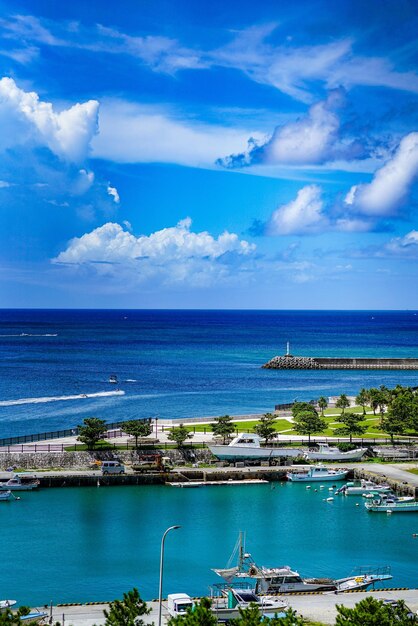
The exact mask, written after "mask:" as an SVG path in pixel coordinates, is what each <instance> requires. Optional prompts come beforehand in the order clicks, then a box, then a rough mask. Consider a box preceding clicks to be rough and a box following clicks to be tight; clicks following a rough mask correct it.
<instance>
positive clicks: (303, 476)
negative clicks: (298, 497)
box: [286, 465, 349, 483]
mask: <svg viewBox="0 0 418 626" xmlns="http://www.w3.org/2000/svg"><path fill="white" fill-rule="evenodd" d="M348 472H349V470H345V469H341V470H333V469H328V468H327V467H324V466H323V465H314V466H313V467H310V468H309V469H308V470H304V471H302V472H287V473H286V478H287V480H291V481H292V482H295V483H297V482H305V483H306V482H318V481H320V482H322V481H334V480H344V479H345V477H346V476H347V474H348Z"/></svg>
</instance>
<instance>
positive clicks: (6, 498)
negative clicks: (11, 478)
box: [0, 490, 13, 606]
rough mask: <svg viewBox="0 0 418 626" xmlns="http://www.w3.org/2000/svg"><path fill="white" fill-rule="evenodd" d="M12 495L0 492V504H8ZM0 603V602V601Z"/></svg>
mask: <svg viewBox="0 0 418 626" xmlns="http://www.w3.org/2000/svg"><path fill="white" fill-rule="evenodd" d="M12 495H13V494H12V492H11V491H10V490H8V491H1V492H0V502H8V501H9V500H11V498H12ZM0 602H1V600H0ZM0 606H1V605H0Z"/></svg>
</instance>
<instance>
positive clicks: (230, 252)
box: [53, 218, 255, 285]
mask: <svg viewBox="0 0 418 626" xmlns="http://www.w3.org/2000/svg"><path fill="white" fill-rule="evenodd" d="M191 225H192V222H191V220H190V218H186V219H184V220H181V221H180V222H178V224H177V225H176V226H174V227H170V228H164V229H162V230H159V231H156V232H154V233H151V234H150V235H141V236H139V237H136V236H135V235H133V234H132V233H130V232H128V231H127V230H124V229H123V228H122V226H121V225H120V224H117V223H113V222H108V223H106V224H104V225H103V226H100V227H99V228H96V229H94V230H93V231H91V232H89V233H86V234H84V235H83V236H82V237H76V238H74V239H72V240H71V241H70V242H69V245H68V247H67V248H66V250H64V251H62V252H61V253H60V254H59V255H58V256H57V257H56V258H55V259H53V263H55V264H70V265H77V266H83V265H86V264H87V265H93V266H95V267H96V269H97V268H98V269H97V271H98V272H101V273H103V272H106V273H112V269H110V268H109V267H106V266H112V265H114V264H116V265H117V274H120V272H121V271H125V272H126V271H128V272H129V273H130V275H131V277H132V276H135V280H136V281H138V282H142V281H145V280H147V279H151V278H152V279H154V278H160V279H161V280H162V281H163V282H166V283H176V282H186V283H190V284H194V285H200V284H202V285H207V284H211V283H212V282H213V281H216V280H223V279H226V278H227V277H228V276H229V275H230V269H231V268H232V267H233V268H234V272H235V271H236V270H237V269H239V266H240V265H241V264H242V263H243V262H244V261H245V260H246V259H248V258H250V257H251V256H252V255H253V253H254V252H255V245H254V244H250V243H248V242H247V241H244V240H240V239H239V237H238V235H236V234H235V233H229V232H227V231H225V232H224V233H222V234H221V235H219V236H218V237H214V236H213V235H211V234H210V233H208V232H206V231H203V232H199V233H195V232H192V231H191ZM103 267H104V269H103Z"/></svg>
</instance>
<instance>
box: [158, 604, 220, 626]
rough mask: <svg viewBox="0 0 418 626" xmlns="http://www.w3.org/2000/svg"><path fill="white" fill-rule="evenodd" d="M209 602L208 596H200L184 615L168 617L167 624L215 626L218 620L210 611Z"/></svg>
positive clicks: (173, 625)
mask: <svg viewBox="0 0 418 626" xmlns="http://www.w3.org/2000/svg"><path fill="white" fill-rule="evenodd" d="M211 604H212V603H211V601H210V600H209V598H202V599H201V600H200V602H198V603H197V604H195V605H194V607H193V609H189V610H188V611H187V613H186V615H176V616H175V617H170V618H169V620H168V622H167V626H217V623H218V620H217V619H216V617H215V613H213V612H212V611H211V608H210V607H211Z"/></svg>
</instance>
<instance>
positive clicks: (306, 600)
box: [52, 589, 418, 626]
mask: <svg viewBox="0 0 418 626" xmlns="http://www.w3.org/2000/svg"><path fill="white" fill-rule="evenodd" d="M176 591H178V590H176ZM180 591H182V590H180ZM370 595H372V596H373V597H374V598H376V599H378V600H383V599H386V598H387V599H392V600H399V599H401V600H404V601H405V603H406V604H407V606H408V607H409V608H410V609H411V610H412V611H414V612H416V611H418V590H417V589H410V590H407V591H385V590H384V589H379V590H377V591H372V592H365V591H362V592H357V593H349V594H338V595H335V594H334V593H330V594H319V595H308V596H292V595H289V596H286V597H285V599H286V601H287V602H288V603H289V606H291V607H292V608H293V609H295V610H296V611H297V612H298V613H299V614H300V615H303V616H304V617H306V618H308V619H310V620H312V621H320V622H323V623H324V624H334V623H335V617H336V615H337V610H336V607H335V605H336V604H337V603H338V604H343V605H344V606H348V607H353V606H354V605H355V604H357V602H360V600H362V599H364V598H365V597H367V596H370ZM148 606H149V607H150V608H151V613H150V614H149V615H148V616H146V617H145V618H144V621H145V622H146V623H147V624H150V623H151V622H154V624H156V623H157V622H158V603H157V602H150V603H148ZM104 608H107V605H106V604H100V605H95V606H88V605H85V604H83V605H81V606H72V607H59V606H58V607H53V611H52V614H53V621H54V622H55V621H60V622H61V623H62V621H63V620H62V617H63V615H64V621H65V624H68V625H70V624H72V626H94V624H96V625H97V626H102V625H103V624H104V622H105V620H104V616H103V609H104ZM162 623H163V625H164V626H165V624H166V611H165V605H163V619H162Z"/></svg>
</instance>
